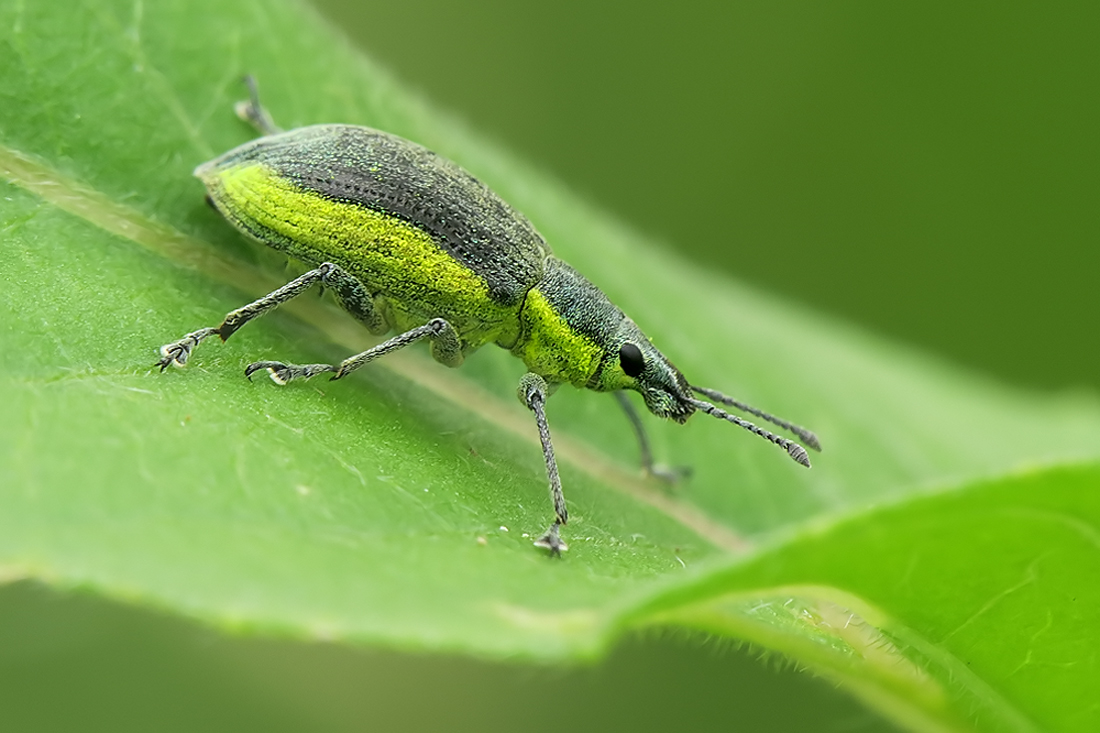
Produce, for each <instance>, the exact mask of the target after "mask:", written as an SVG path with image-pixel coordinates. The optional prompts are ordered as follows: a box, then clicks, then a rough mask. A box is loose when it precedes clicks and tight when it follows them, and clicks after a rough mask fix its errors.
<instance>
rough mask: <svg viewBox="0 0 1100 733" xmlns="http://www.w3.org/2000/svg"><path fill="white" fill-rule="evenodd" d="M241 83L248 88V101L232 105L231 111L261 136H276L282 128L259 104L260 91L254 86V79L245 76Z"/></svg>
mask: <svg viewBox="0 0 1100 733" xmlns="http://www.w3.org/2000/svg"><path fill="white" fill-rule="evenodd" d="M243 81H244V83H245V86H247V87H248V99H246V100H242V101H240V102H237V103H236V104H235V105H233V111H234V112H236V113H237V116H238V117H240V118H241V119H242V120H244V121H245V122H247V123H248V124H250V125H252V126H253V127H255V128H256V130H257V131H259V133H260V134H261V135H276V134H278V133H280V132H282V128H280V127H279V126H278V125H276V124H275V120H273V119H272V118H271V114H270V113H268V111H267V110H266V109H264V106H263V105H262V104H260V90H259V88H258V87H257V86H256V79H255V78H254V77H253V76H252V74H247V75H245V77H244V79H243Z"/></svg>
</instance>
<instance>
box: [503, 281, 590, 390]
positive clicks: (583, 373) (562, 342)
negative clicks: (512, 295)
mask: <svg viewBox="0 0 1100 733" xmlns="http://www.w3.org/2000/svg"><path fill="white" fill-rule="evenodd" d="M520 334H521V335H520V340H519V342H518V343H517V344H516V345H515V347H514V348H513V349H512V353H513V354H515V355H516V356H518V357H519V358H521V359H523V362H524V363H525V364H526V365H527V368H528V369H530V370H531V371H533V372H535V373H536V374H539V375H541V376H543V377H545V378H546V379H548V380H550V381H554V382H569V383H570V384H573V385H575V386H577V387H584V386H585V385H586V384H588V380H589V379H591V378H592V375H593V374H595V372H596V369H598V368H599V366H600V360H601V359H602V358H603V349H601V348H600V347H599V346H598V345H597V344H596V342H594V341H593V340H592V339H590V338H588V337H587V336H584V335H582V334H579V333H577V332H576V331H575V330H573V328H572V327H570V325H569V324H568V323H567V322H566V321H565V319H564V318H562V317H561V316H560V315H559V314H558V312H557V311H555V310H554V308H553V306H552V305H550V302H549V301H548V300H547V299H546V296H545V295H543V294H542V293H541V292H540V291H539V290H538V288H537V287H536V288H534V289H533V290H531V291H530V292H528V293H527V301H526V303H525V305H524V307H523V314H522V315H521V316H520Z"/></svg>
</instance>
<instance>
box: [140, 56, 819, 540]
mask: <svg viewBox="0 0 1100 733" xmlns="http://www.w3.org/2000/svg"><path fill="white" fill-rule="evenodd" d="M245 82H246V84H247V85H248V90H249V99H248V100H247V101H245V102H239V103H238V104H237V105H236V111H237V114H238V116H240V117H241V118H242V119H244V120H245V121H247V122H249V123H251V124H252V125H253V126H254V127H256V129H257V130H259V132H260V133H261V134H262V136H261V137H259V138H257V139H255V140H253V141H251V142H248V143H245V144H244V145H241V146H239V147H237V148H234V149H233V150H230V151H229V152H227V153H225V154H224V155H221V156H219V157H217V158H214V159H213V160H211V161H209V162H206V163H203V164H202V165H200V166H198V167H197V168H196V169H195V176H197V177H198V178H199V179H200V180H201V181H202V183H203V184H204V185H205V187H206V191H207V194H206V195H207V202H208V203H210V204H211V205H212V206H213V207H214V208H215V209H216V210H217V211H218V212H220V213H221V214H222V215H223V216H224V217H225V218H226V219H227V220H228V221H229V222H230V223H231V224H232V225H233V226H235V227H236V228H237V229H239V230H241V231H242V232H243V233H245V234H246V235H248V236H249V237H251V238H253V239H255V240H258V241H259V242H261V243H263V244H265V245H268V246H270V247H273V248H274V249H276V250H279V251H281V252H284V253H286V254H287V255H289V256H290V257H293V258H295V259H297V260H300V261H302V262H304V263H306V264H307V265H309V266H311V267H312V268H313V269H311V270H309V271H308V272H306V273H305V274H303V275H301V276H300V277H297V278H295V279H294V280H291V281H290V282H289V283H287V284H286V285H284V286H283V287H281V288H278V289H277V290H275V291H273V292H271V293H269V294H267V295H265V296H264V297H262V298H259V299H258V300H256V301H254V302H252V303H249V304H248V305H245V306H243V307H242V308H238V309H237V310H234V311H232V312H230V313H228V314H227V315H226V316H225V319H224V320H223V321H222V323H221V324H220V325H219V326H216V327H209V328H201V329H199V330H197V331H193V332H191V333H188V334H187V335H185V336H184V337H183V338H181V339H179V340H177V341H174V342H172V343H169V344H165V345H164V346H162V347H161V348H160V353H161V359H160V361H159V362H157V366H159V367H160V369H161V371H163V370H164V369H166V368H167V367H168V366H169V365H177V366H183V365H185V364H186V363H187V361H188V359H189V357H190V355H191V353H192V352H193V351H194V349H195V348H196V347H197V346H198V345H199V344H200V343H201V342H203V341H204V340H205V339H207V338H209V337H210V336H213V335H215V334H216V335H217V336H218V337H220V338H221V340H222V341H225V340H226V339H228V338H229V337H230V336H232V335H233V334H234V333H235V332H236V331H237V330H238V329H240V328H241V327H242V326H244V325H245V324H246V323H248V322H249V321H252V320H253V319H255V318H257V317H259V316H261V315H263V314H264V313H267V312H268V311H270V310H271V309H273V308H275V307H276V306H278V305H279V304H281V303H285V302H287V301H288V300H290V299H292V298H294V297H296V296H298V295H300V294H302V293H303V292H305V291H306V290H307V289H308V288H310V286H312V285H314V284H317V283H321V284H323V285H324V286H325V287H327V288H328V289H329V290H330V291H331V292H332V293H333V294H334V295H335V297H336V300H337V301H338V303H339V304H340V305H341V306H342V307H343V308H344V310H346V311H347V312H348V313H350V314H351V315H352V316H354V317H355V318H356V319H358V320H359V321H360V322H361V323H362V324H363V325H364V326H365V327H366V328H367V329H368V330H370V331H371V332H372V333H374V334H379V335H381V334H385V333H387V332H390V331H397V332H399V335H397V336H394V337H393V338H390V339H389V340H387V341H384V342H383V343H381V344H378V345H377V346H374V347H373V348H370V349H367V350H366V351H364V352H362V353H360V354H355V355H353V356H350V357H348V358H347V359H345V360H344V361H342V362H341V363H339V364H288V363H284V362H279V361H258V362H254V363H252V364H250V365H249V366H248V367H247V368H246V369H245V375H246V376H248V377H249V378H251V376H252V375H253V374H254V373H256V372H259V371H263V370H266V371H267V372H268V373H269V374H270V376H271V378H272V379H273V380H274V381H275V382H277V383H278V384H286V383H288V382H291V381H293V380H298V379H308V378H310V377H313V376H316V375H318V374H323V373H329V374H331V375H332V376H331V379H334V380H335V379H341V378H343V377H345V376H347V375H348V374H350V373H352V372H354V371H355V370H357V369H359V368H361V367H363V366H365V365H366V364H368V363H370V362H371V361H374V360H375V359H377V358H379V357H381V356H384V355H386V354H389V353H391V352H393V351H397V350H398V349H401V348H404V347H405V346H408V345H409V344H412V343H414V342H417V341H421V340H425V339H427V340H428V341H429V343H430V349H431V355H432V357H433V358H434V359H435V360H436V361H438V362H440V363H442V364H444V365H446V366H449V367H457V366H459V365H461V364H462V362H463V359H464V357H465V356H466V355H467V354H470V353H471V352H473V351H474V350H476V349H478V348H480V347H482V346H484V345H486V344H490V343H492V344H496V345H497V346H500V347H502V348H504V349H507V350H508V351H510V352H511V353H512V354H513V355H515V356H517V357H519V358H520V359H522V360H523V362H524V364H526V366H527V370H528V371H527V373H526V374H525V375H524V376H523V377H522V378H521V380H520V383H519V388H518V390H517V394H518V396H519V399H520V401H521V402H522V403H523V404H524V405H525V406H526V407H527V408H528V409H529V410H530V411H531V412H532V413H534V417H535V423H536V425H537V428H538V433H539V439H540V441H541V443H542V450H543V457H544V459H545V463H546V473H547V477H548V480H549V484H550V496H551V501H552V503H553V509H554V519H553V522H552V523H551V524H550V526H549V528H548V529H547V530H546V532H544V533H543V534H542V535H541V536H539V537H538V539H537V540H535V545H536V546H538V547H542V548H546V549H548V550H549V551H550V552H551V554H554V555H558V554H560V553H561V552H562V551H564V550H566V549H568V548H567V545H566V543H565V542H564V541H563V540H562V538H561V527H562V526H563V525H565V524H566V522H567V521H568V517H569V515H568V511H567V508H566V503H565V497H564V494H563V493H562V487H561V479H560V478H559V476H558V468H557V462H556V460H555V458H554V447H553V443H552V441H551V438H550V427H549V424H548V422H547V419H546V409H545V405H546V399H547V397H548V396H549V395H550V394H552V393H553V392H554V391H555V389H557V387H559V386H560V385H562V384H571V385H573V386H574V387H578V388H587V389H591V390H594V391H597V392H612V393H614V394H615V395H616V396H617V397H618V401H619V403H620V405H621V406H622V407H623V409H624V410H626V413H627V416H628V418H629V420H630V423H631V425H632V426H633V428H634V431H635V433H636V435H637V438H638V440H639V444H640V448H641V456H642V465H643V468H644V469H645V470H646V472H647V473H650V474H654V475H657V476H660V477H662V478H666V479H674V478H675V477H676V475H677V474H676V472H675V471H670V470H667V469H660V468H658V467H656V466H655V465H654V464H653V460H652V455H651V452H650V450H649V444H648V441H647V439H646V436H645V431H644V429H643V427H642V423H641V419H640V417H639V416H638V414H637V412H636V411H635V410H634V408H633V406H632V404H631V403H630V402H629V400H628V399H627V397H626V395H625V393H624V392H623V390H634V391H636V392H639V393H640V394H641V396H642V399H643V400H644V402H645V405H646V407H647V408H648V409H649V411H650V412H652V413H653V414H654V415H656V416H658V417H662V418H668V419H671V420H673V421H675V422H677V423H683V422H684V421H686V420H687V419H688V418H689V417H691V415H692V414H693V413H695V412H696V411H700V412H704V413H706V414H708V415H711V416H713V417H717V418H720V419H723V420H727V421H729V422H731V423H733V424H735V425H739V426H741V427H742V428H745V429H746V430H748V431H750V432H752V433H755V434H756V435H758V436H760V437H762V438H764V439H766V440H769V441H771V442H772V443H775V444H776V445H778V446H780V447H781V448H783V449H784V450H786V451H787V453H788V454H789V455H790V457H791V458H793V459H794V460H795V461H797V462H798V463H800V464H801V465H803V466H806V467H807V468H809V466H810V460H809V457H808V455H807V453H806V450H805V448H803V447H802V445H800V444H799V443H797V442H795V441H792V440H789V439H787V438H784V437H781V436H778V435H775V434H774V433H771V432H769V431H767V430H765V429H763V428H761V427H759V426H757V425H755V424H753V423H751V422H748V421H747V420H744V419H742V418H739V417H737V416H735V415H732V414H730V413H729V412H726V411H725V410H722V409H721V408H719V407H716V406H715V405H714V404H713V403H712V402H707V401H705V400H703V399H699V398H698V397H696V395H701V396H703V397H706V398H708V399H710V400H712V401H713V402H718V403H720V404H723V405H727V406H730V407H733V408H736V409H738V410H740V411H743V412H747V413H749V414H751V415H755V416H756V417H758V418H760V419H762V420H765V421H767V422H770V423H773V424H775V425H778V426H780V427H782V428H784V429H786V430H787V431H789V432H791V433H792V434H794V435H795V436H797V437H798V438H800V439H801V440H802V441H803V442H804V443H805V444H806V445H808V446H809V447H811V448H813V449H815V450H821V444H820V442H819V441H818V439H817V436H815V435H814V434H813V433H812V432H810V431H809V430H806V429H805V428H802V427H799V426H798V425H795V424H793V423H790V422H788V421H786V420H783V419H781V418H778V417H776V416H774V415H770V414H768V413H766V412H764V411H762V410H759V409H757V408H754V407H751V406H749V405H747V404H745V403H743V402H740V401H738V400H735V399H733V398H731V397H728V396H726V395H725V394H722V393H721V392H718V391H715V390H712V389H707V388H704V387H698V386H694V385H692V384H691V383H690V382H688V381H687V379H685V378H684V376H683V374H681V373H680V371H679V370H678V369H677V368H676V367H675V366H673V364H672V362H671V361H669V360H668V358H666V357H665V356H664V355H663V354H662V353H661V352H660V351H658V350H657V348H656V347H654V346H653V344H652V343H650V341H649V339H648V338H646V336H645V334H643V333H642V331H641V329H640V328H638V326H637V325H636V324H635V323H634V321H632V320H631V319H630V318H629V317H627V315H626V314H625V313H623V311H622V310H620V309H619V308H618V307H616V306H615V305H614V304H613V303H612V302H611V301H610V300H609V299H608V298H607V296H606V295H604V293H603V292H602V291H601V290H600V289H599V288H597V287H596V286H595V285H593V284H592V283H591V282H590V281H589V280H588V279H586V278H585V277H584V276H583V275H581V274H580V273H579V272H577V271H576V270H574V269H573V268H572V267H570V266H569V265H568V264H567V263H565V262H564V261H562V260H561V259H559V258H557V257H555V256H554V254H553V253H552V252H551V250H550V247H549V246H548V245H547V244H546V242H545V240H544V239H543V238H542V236H541V235H540V234H539V233H538V232H537V231H536V230H535V227H534V226H533V225H532V224H531V222H530V221H528V220H527V218H526V217H524V216H523V215H522V214H521V213H519V212H518V211H516V210H515V209H513V208H512V207H511V206H509V205H508V204H507V203H505V202H504V201H503V200H502V199H501V198H500V197H499V196H497V195H496V194H495V193H493V191H491V190H490V189H489V188H488V187H487V186H486V185H485V184H483V183H481V182H480V181H479V180H478V179H477V178H475V177H474V176H472V175H470V174H469V173H468V172H466V171H465V170H463V169H462V168H461V167H459V166H458V165H457V164H455V163H453V162H451V161H450V160H447V159H446V158H443V157H442V156H439V155H436V154H435V153H433V152H431V151H429V150H428V149H426V148H424V147H422V146H420V145H417V144H415V143H412V142H409V141H408V140H405V139H403V138H400V137H398V136H396V135H392V134H389V133H386V132H382V131H379V130H374V129H371V128H368V127H360V126H356V125H337V124H327V125H314V126H311V127H303V128H298V129H294V130H290V131H286V132H284V131H282V130H280V129H279V128H278V127H276V126H275V124H274V122H273V121H272V118H271V116H270V115H269V114H268V113H267V111H266V110H265V109H264V108H263V106H261V104H260V101H259V94H258V91H257V88H256V84H255V81H254V80H253V79H252V78H251V77H246V78H245Z"/></svg>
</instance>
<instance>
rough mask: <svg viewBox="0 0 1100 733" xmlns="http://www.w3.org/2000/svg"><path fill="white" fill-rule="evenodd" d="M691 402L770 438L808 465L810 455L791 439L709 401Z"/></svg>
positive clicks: (788, 453) (804, 464)
mask: <svg viewBox="0 0 1100 733" xmlns="http://www.w3.org/2000/svg"><path fill="white" fill-rule="evenodd" d="M691 404H692V405H694V406H695V408H696V409H697V410H702V411H703V412H705V413H707V414H708V415H713V416H714V417H717V418H721V419H722V420H728V421H729V422H731V423H733V424H734V425H740V426H741V427H743V428H744V429H745V430H748V431H749V432H750V433H755V434H756V435H759V436H760V437H761V438H763V439H764V440H770V441H771V442H773V443H775V444H776V445H778V446H779V447H780V448H783V449H784V450H786V451H787V455H789V456H790V457H791V458H793V459H794V460H795V461H797V462H798V463H801V464H802V465H803V466H805V467H806V468H809V467H810V457H809V456H808V455H807V454H806V449H805V448H803V447H802V446H800V445H799V444H798V443H796V442H794V441H793V440H787V439H786V438H784V437H781V436H779V435H776V434H775V433H769V432H768V431H767V430H765V429H764V428H761V427H758V426H756V425H753V424H752V423H751V422H749V421H748V420H742V419H741V418H739V417H737V416H736V415H731V414H729V413H728V412H726V411H725V410H722V409H719V408H717V407H715V406H714V405H712V404H710V403H709V402H703V401H702V400H697V399H694V398H691Z"/></svg>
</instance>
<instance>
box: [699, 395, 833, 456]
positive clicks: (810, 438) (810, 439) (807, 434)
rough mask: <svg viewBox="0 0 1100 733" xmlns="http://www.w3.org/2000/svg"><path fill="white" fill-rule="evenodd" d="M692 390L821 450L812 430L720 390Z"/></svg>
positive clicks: (819, 442)
mask: <svg viewBox="0 0 1100 733" xmlns="http://www.w3.org/2000/svg"><path fill="white" fill-rule="evenodd" d="M691 389H692V390H693V391H695V392H698V393H699V394H701V395H703V396H704V397H709V398H710V399H712V400H714V401H715V402H721V403H722V404H723V405H729V406H730V407H736V408H737V409H738V410H741V411H742V412H747V413H749V414H750V415H756V416H757V417H758V418H760V419H761V420H767V421H768V422H770V423H771V424H772V425H778V426H779V427H781V428H783V429H784V430H789V431H791V432H792V433H794V434H795V435H797V436H798V437H799V438H800V439H801V440H802V442H803V443H805V444H806V445H808V446H810V447H811V448H813V449H814V450H816V451H820V450H821V441H819V440H818V439H817V436H816V435H814V433H813V431H811V430H807V429H806V428H804V427H801V426H799V425H795V424H794V423H792V422H789V421H787V420H784V419H783V418H781V417H776V416H775V415H769V414H768V413H766V412H764V411H763V410H760V409H757V408H755V407H753V406H752V405H746V404H745V403H744V402H741V401H739V400H735V399H733V398H732V397H728V396H726V395H724V394H722V393H721V392H719V391H718V390H714V389H707V388H706V387H696V386H695V385H694V384H693V385H691Z"/></svg>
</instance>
